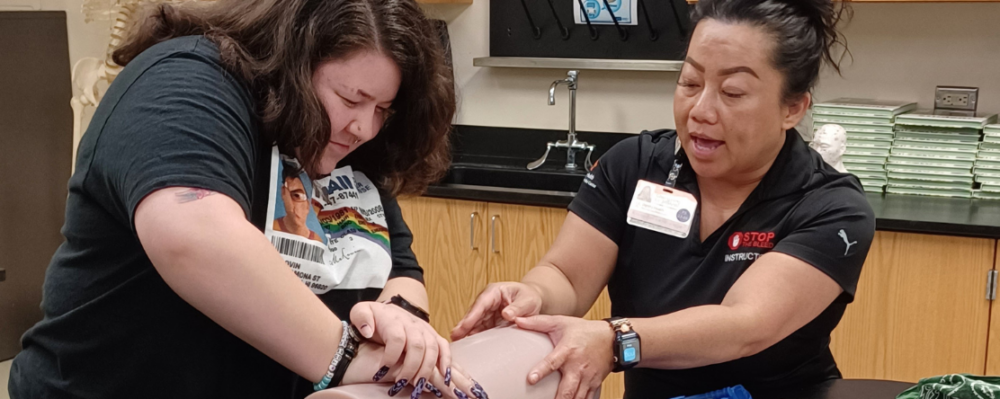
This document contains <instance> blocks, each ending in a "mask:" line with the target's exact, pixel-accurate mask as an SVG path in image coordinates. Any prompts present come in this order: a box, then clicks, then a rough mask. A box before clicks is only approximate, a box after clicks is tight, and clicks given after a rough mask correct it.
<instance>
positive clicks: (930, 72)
mask: <svg viewBox="0 0 1000 399" xmlns="http://www.w3.org/2000/svg"><path fill="white" fill-rule="evenodd" d="M80 4H81V1H80V0H0V9H11V8H15V7H24V6H27V7H33V8H41V9H47V10H66V11H67V23H68V28H69V46H70V59H71V61H72V62H74V63H75V62H76V60H78V59H80V58H81V57H85V56H94V57H101V56H103V53H104V49H105V46H106V43H107V37H108V29H109V26H108V23H107V22H92V23H89V24H85V23H84V22H83V15H82V13H81V12H80ZM854 8H855V11H856V12H855V18H854V20H853V22H852V23H851V25H850V26H848V27H847V29H846V30H845V32H846V34H847V36H848V40H849V42H850V46H851V50H852V52H853V54H854V61H853V63H852V62H850V61H848V63H847V64H846V68H845V72H844V77H843V78H841V77H838V76H835V75H831V74H829V73H827V74H824V77H823V79H822V80H821V82H820V85H819V87H818V88H817V90H816V94H817V98H819V99H820V100H823V99H831V98H834V97H840V96H857V97H874V98H883V99H901V100H911V101H919V102H920V103H921V105H922V106H930V105H931V104H932V99H933V92H934V86H935V85H937V84H952V85H969V86H978V87H980V88H981V90H982V100H981V104H980V110H984V111H991V112H1000V27H998V26H1000V22H998V21H1000V3H980V4H974V3H951V4H947V3H938V4H915V3H907V4H877V3H871V4H855V5H854ZM425 10H427V11H428V13H429V14H431V15H432V16H436V17H439V18H442V19H445V20H447V21H448V22H449V26H450V33H451V40H452V43H453V52H454V60H455V64H456V68H455V74H456V76H455V78H456V81H457V83H458V86H459V100H460V104H459V114H458V117H457V122H458V123H460V124H472V125H487V126H508V127H532V128H547V129H565V128H566V124H567V122H566V115H567V111H566V97H567V95H566V91H565V90H564V89H563V90H560V91H559V97H558V98H557V103H556V106H553V107H550V106H547V105H546V104H545V97H546V90H547V88H548V86H549V83H551V82H552V81H553V80H556V79H559V78H562V77H563V76H565V71H562V70H554V69H553V70H546V69H536V70H528V69H506V68H477V67H473V66H472V58H474V57H481V56H486V55H489V33H488V29H487V27H488V26H489V0H474V4H472V5H428V6H425ZM675 80H676V73H669V72H617V71H582V72H581V74H580V91H579V96H578V121H577V127H578V128H579V129H580V130H591V131H611V132H626V133H634V132H638V131H640V130H642V129H650V128H658V127H672V126H673V125H674V123H673V114H672V112H671V105H670V103H671V99H672V97H673V94H672V93H673V90H674V83H673V82H674V81H675ZM74 92H76V91H75V89H74ZM67 104H68V99H67Z"/></svg>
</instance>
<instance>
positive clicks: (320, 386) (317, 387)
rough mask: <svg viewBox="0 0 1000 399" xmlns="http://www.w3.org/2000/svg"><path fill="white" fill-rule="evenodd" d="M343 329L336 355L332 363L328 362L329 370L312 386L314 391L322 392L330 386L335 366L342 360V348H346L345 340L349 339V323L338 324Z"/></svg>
mask: <svg viewBox="0 0 1000 399" xmlns="http://www.w3.org/2000/svg"><path fill="white" fill-rule="evenodd" d="M340 323H341V324H342V325H343V327H344V333H343V335H341V336H340V346H339V347H337V354H336V355H334V356H333V361H331V362H330V368H328V369H327V370H326V375H324V376H323V379H322V380H320V381H319V382H317V383H315V384H313V390H314V391H322V390H324V389H326V387H328V386H330V381H333V373H334V372H336V371H337V364H339V363H340V360H341V359H343V358H344V348H345V347H346V346H347V339H348V338H349V337H350V328H351V325H350V323H348V322H346V321H341V322H340Z"/></svg>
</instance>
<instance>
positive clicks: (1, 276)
mask: <svg viewBox="0 0 1000 399" xmlns="http://www.w3.org/2000/svg"><path fill="white" fill-rule="evenodd" d="M5 280H7V270H6V269H0V282H3V281H5Z"/></svg>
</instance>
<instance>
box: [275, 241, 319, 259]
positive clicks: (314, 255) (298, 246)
mask: <svg viewBox="0 0 1000 399" xmlns="http://www.w3.org/2000/svg"><path fill="white" fill-rule="evenodd" d="M271 244H274V247H275V248H277V249H278V252H280V253H281V254H282V255H288V256H294V257H296V258H299V259H305V260H308V261H310V262H315V263H323V248H320V247H317V246H315V245H309V244H306V243H304V242H300V241H295V240H289V239H287V238H284V237H278V236H274V237H271Z"/></svg>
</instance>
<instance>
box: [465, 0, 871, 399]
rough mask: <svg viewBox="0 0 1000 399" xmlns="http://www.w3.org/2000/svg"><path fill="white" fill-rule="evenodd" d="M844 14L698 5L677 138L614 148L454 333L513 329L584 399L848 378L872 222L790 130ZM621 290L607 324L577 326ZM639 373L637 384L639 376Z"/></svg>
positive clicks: (754, 1)
mask: <svg viewBox="0 0 1000 399" xmlns="http://www.w3.org/2000/svg"><path fill="white" fill-rule="evenodd" d="M842 12H843V10H841V11H840V12H838V11H836V9H835V6H834V3H833V2H832V1H831V0H701V1H699V2H698V4H697V6H695V10H694V14H693V22H694V23H695V29H694V32H693V34H692V37H691V41H690V45H689V47H688V51H687V55H686V58H685V60H684V66H683V69H682V71H681V73H680V77H679V80H678V84H677V90H676V92H675V93H674V103H673V105H674V109H673V111H674V118H675V123H676V126H677V130H676V131H673V130H661V131H655V132H644V133H642V134H641V135H639V136H638V137H634V138H630V139H626V140H624V141H622V142H621V143H619V144H617V145H616V146H615V147H613V148H611V149H610V150H609V151H608V152H607V154H605V155H604V156H603V157H602V158H601V159H600V161H599V162H598V163H597V164H596V165H595V166H594V168H593V170H592V171H591V173H590V175H588V176H587V178H586V180H585V181H584V184H583V185H582V186H581V189H580V192H579V194H578V196H577V197H576V199H575V200H574V201H573V203H572V204H571V205H570V206H569V210H570V214H569V216H568V218H567V220H566V222H565V224H564V225H563V227H562V230H561V231H560V233H559V236H558V238H557V239H556V241H555V243H554V244H553V246H552V248H551V249H550V250H549V252H548V253H547V254H546V255H545V256H544V257H543V259H542V260H541V261H540V262H539V264H538V265H537V266H536V267H534V268H533V269H532V270H531V271H530V272H529V273H528V274H527V275H526V276H524V278H523V279H522V280H521V282H507V283H497V284H493V285H491V286H489V287H488V288H487V289H486V290H485V291H484V292H483V293H482V294H481V295H480V296H479V299H478V300H477V301H476V303H475V304H474V305H473V307H472V309H471V310H470V311H469V313H468V314H467V315H466V317H465V318H464V319H463V320H462V321H461V322H460V323H459V325H458V326H457V327H456V328H455V330H454V331H453V333H452V336H453V338H456V339H458V338H462V337H464V336H467V335H469V334H473V333H476V332H478V331H481V330H483V329H486V328H491V327H493V326H496V325H498V324H505V323H510V322H515V323H516V324H517V325H518V326H520V327H521V328H525V329H529V330H535V331H540V332H545V333H547V334H549V336H550V338H551V339H552V340H553V342H555V343H557V344H558V345H557V348H556V349H555V350H554V351H553V352H552V353H551V354H550V355H549V356H548V357H547V358H546V359H545V361H543V362H541V363H540V364H538V365H537V366H536V367H535V368H534V369H533V370H532V371H531V372H529V374H528V375H527V376H526V378H527V379H528V381H529V382H534V381H537V380H538V379H539V378H542V377H544V376H545V375H548V374H549V373H552V372H554V371H560V372H561V373H562V382H561V386H560V389H559V395H558V396H557V397H558V398H566V399H570V398H577V399H583V398H587V397H589V396H588V393H590V392H592V391H593V390H594V389H596V388H598V387H599V386H600V384H601V382H602V381H603V380H604V378H605V377H606V376H607V374H608V373H610V372H612V371H613V370H614V371H625V390H626V395H625V396H626V397H627V398H654V397H655V398H671V397H675V396H680V395H693V394H699V393H704V392H708V391H712V390H716V389H720V388H724V387H728V386H732V385H736V384H743V385H744V386H745V387H746V388H747V389H748V390H749V391H750V392H751V393H752V394H753V395H754V396H755V397H756V396H758V395H761V396H766V394H767V393H768V392H769V391H774V390H781V389H787V388H791V387H797V386H805V385H810V384H815V383H819V382H822V381H824V380H828V379H833V378H840V372H839V371H838V369H837V365H836V362H835V361H834V359H833V356H832V355H831V353H830V349H829V342H830V332H831V331H832V330H833V328H834V327H836V325H837V323H838V322H839V321H840V318H841V316H842V315H843V313H844V309H845V307H846V305H847V304H848V303H849V302H851V301H852V300H853V298H854V294H855V288H856V286H857V282H858V277H859V275H860V273H861V266H862V264H863V263H864V260H865V257H866V255H867V253H868V249H869V246H870V245H871V241H872V238H873V235H874V232H875V218H874V216H873V213H872V210H871V208H870V206H869V205H868V202H867V201H866V199H865V196H864V193H863V191H862V187H861V185H860V184H859V182H858V180H857V179H856V178H855V177H853V176H851V175H847V174H843V173H839V172H837V171H836V170H834V169H833V168H832V167H831V166H830V165H827V164H826V163H824V162H823V160H822V159H821V157H820V156H819V154H817V153H815V152H814V151H812V150H810V149H809V148H808V147H807V146H806V144H805V143H804V142H803V140H802V139H801V138H800V136H799V133H798V132H796V131H795V130H794V129H793V127H794V126H795V125H796V124H798V123H799V121H800V120H801V119H802V117H803V115H805V113H806V111H807V110H808V109H809V106H810V103H811V101H812V96H811V94H810V91H811V89H812V88H813V86H814V85H815V84H816V80H817V77H818V75H819V72H820V68H821V66H822V64H824V63H826V64H827V65H828V66H830V67H832V68H834V69H838V70H839V67H838V65H837V62H836V61H837V59H836V57H834V56H833V50H832V49H831V47H833V46H834V45H835V44H838V43H841V40H840V39H841V37H840V35H839V34H838V32H837V30H836V28H835V27H836V24H837V22H838V20H839V19H840V15H841V13H842ZM605 286H607V287H608V291H609V293H610V297H611V303H612V315H613V316H615V317H614V318H612V319H609V320H608V321H588V320H584V319H581V318H579V316H582V315H583V314H584V313H586V312H587V310H588V309H589V308H590V307H591V305H592V304H593V302H594V300H595V299H596V298H597V297H598V295H599V294H600V292H601V290H602V289H603V288H604V287H605ZM626 370H627V371H626Z"/></svg>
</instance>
